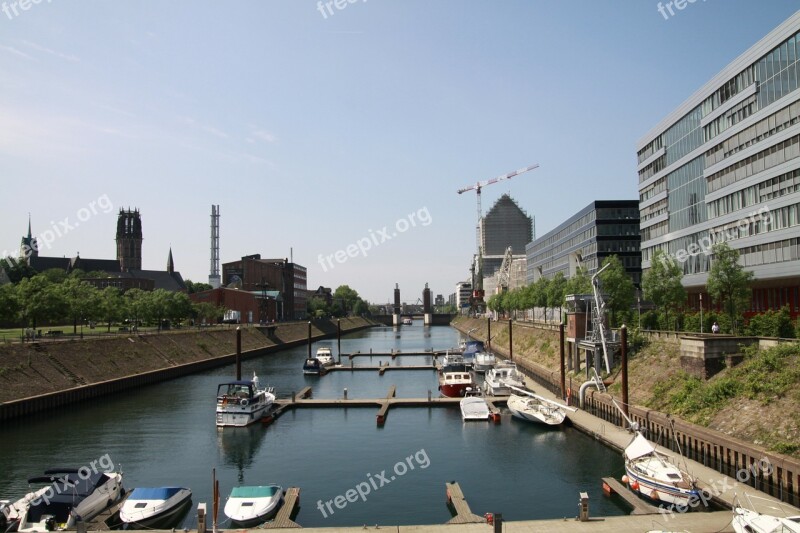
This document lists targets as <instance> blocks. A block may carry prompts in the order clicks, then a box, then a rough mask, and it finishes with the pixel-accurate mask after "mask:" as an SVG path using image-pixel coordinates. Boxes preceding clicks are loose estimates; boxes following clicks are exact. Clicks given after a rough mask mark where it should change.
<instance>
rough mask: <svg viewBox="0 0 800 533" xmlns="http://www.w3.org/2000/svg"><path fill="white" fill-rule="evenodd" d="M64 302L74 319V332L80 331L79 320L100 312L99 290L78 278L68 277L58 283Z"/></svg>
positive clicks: (93, 316) (68, 314) (92, 316)
mask: <svg viewBox="0 0 800 533" xmlns="http://www.w3.org/2000/svg"><path fill="white" fill-rule="evenodd" d="M56 287H57V290H58V291H59V293H60V295H61V298H62V300H63V302H64V311H65V314H66V316H67V317H69V318H71V319H72V334H73V335H74V334H76V333H77V332H78V321H81V322H83V321H84V320H86V319H89V318H95V317H97V316H99V313H100V299H99V292H98V290H97V289H95V288H94V287H93V286H91V285H89V284H88V283H86V282H85V281H81V280H80V279H78V278H68V279H66V280H64V281H63V282H62V283H61V284H59V285H56Z"/></svg>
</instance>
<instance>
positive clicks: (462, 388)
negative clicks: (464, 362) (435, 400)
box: [439, 372, 475, 398]
mask: <svg viewBox="0 0 800 533" xmlns="http://www.w3.org/2000/svg"><path fill="white" fill-rule="evenodd" d="M474 386H475V384H474V383H473V382H472V374H470V373H469V372H443V373H442V375H441V376H439V390H440V391H442V395H444V396H447V397H448V398H460V397H462V396H465V395H466V394H467V389H468V388H470V387H474Z"/></svg>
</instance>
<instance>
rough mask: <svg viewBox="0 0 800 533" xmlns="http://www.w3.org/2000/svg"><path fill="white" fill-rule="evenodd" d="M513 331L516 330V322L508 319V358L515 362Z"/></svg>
mask: <svg viewBox="0 0 800 533" xmlns="http://www.w3.org/2000/svg"><path fill="white" fill-rule="evenodd" d="M513 329H514V321H513V320H511V319H510V318H509V319H508V358H509V359H510V360H511V361H513V360H514V336H513Z"/></svg>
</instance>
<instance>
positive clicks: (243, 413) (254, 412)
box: [217, 402, 272, 427]
mask: <svg viewBox="0 0 800 533" xmlns="http://www.w3.org/2000/svg"><path fill="white" fill-rule="evenodd" d="M271 405H272V402H270V403H261V404H258V405H255V406H253V408H252V409H248V408H249V407H250V406H245V407H240V408H239V409H235V408H220V407H218V408H217V427H246V426H249V425H250V424H255V423H256V422H258V421H260V420H261V417H263V416H264V413H266V412H267V409H268V408H269V407H270V406H271Z"/></svg>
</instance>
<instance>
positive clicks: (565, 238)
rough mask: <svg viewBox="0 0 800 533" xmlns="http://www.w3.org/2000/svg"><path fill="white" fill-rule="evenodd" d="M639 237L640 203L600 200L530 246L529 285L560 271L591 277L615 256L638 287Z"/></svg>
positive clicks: (639, 271) (639, 279)
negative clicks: (579, 270) (610, 257)
mask: <svg viewBox="0 0 800 533" xmlns="http://www.w3.org/2000/svg"><path fill="white" fill-rule="evenodd" d="M639 238H640V237H639V202H638V201H637V200H597V201H595V202H592V203H590V204H589V205H587V206H586V207H584V208H583V209H581V210H580V211H578V212H577V213H575V214H574V215H572V216H571V217H570V218H568V219H567V220H566V221H564V222H563V223H561V224H560V225H559V226H558V227H556V228H555V229H554V230H552V231H550V232H548V233H547V234H545V235H543V236H541V237H539V238H538V239H536V240H535V241H533V242H532V243H530V244H528V246H527V282H528V283H534V282H536V281H537V280H538V279H539V278H542V277H545V278H552V277H553V276H555V275H556V273H558V272H561V273H562V274H564V277H566V278H569V277H572V276H573V275H575V273H576V272H577V270H578V268H583V269H584V270H586V271H587V272H588V273H589V274H590V275H591V274H594V273H595V272H597V269H598V268H600V265H601V264H602V263H603V260H604V259H605V258H606V257H608V256H610V255H616V256H618V257H619V259H620V261H621V262H622V264H623V266H624V267H625V270H626V271H627V272H628V274H630V276H631V279H632V280H633V283H634V284H635V285H636V286H637V287H638V286H639V283H640V281H641V274H642V268H641V255H640V253H639Z"/></svg>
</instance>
